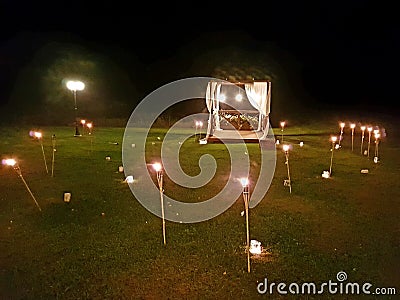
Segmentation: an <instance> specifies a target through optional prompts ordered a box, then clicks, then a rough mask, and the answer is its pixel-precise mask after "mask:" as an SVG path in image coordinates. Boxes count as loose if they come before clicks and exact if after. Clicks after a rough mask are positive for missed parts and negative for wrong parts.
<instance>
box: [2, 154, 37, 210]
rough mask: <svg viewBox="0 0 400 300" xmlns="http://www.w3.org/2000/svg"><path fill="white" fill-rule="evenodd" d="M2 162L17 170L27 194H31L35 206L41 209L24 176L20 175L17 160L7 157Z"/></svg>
mask: <svg viewBox="0 0 400 300" xmlns="http://www.w3.org/2000/svg"><path fill="white" fill-rule="evenodd" d="M2 164H3V165H6V166H10V167H13V168H14V170H15V171H16V172H17V174H18V176H19V178H21V180H22V182H23V183H24V185H25V187H26V189H27V190H28V192H29V194H30V195H31V196H32V198H33V201H35V204H36V206H37V207H38V208H39V210H40V211H42V209H41V208H40V206H39V203H38V202H37V201H36V198H35V196H34V195H33V193H32V191H31V189H30V188H29V186H28V184H27V183H26V181H25V179H24V177H23V176H22V172H21V169H20V167H19V166H18V164H17V161H16V160H15V159H12V158H7V159H3V160H2Z"/></svg>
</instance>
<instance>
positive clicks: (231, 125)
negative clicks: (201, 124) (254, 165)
mask: <svg viewBox="0 0 400 300" xmlns="http://www.w3.org/2000/svg"><path fill="white" fill-rule="evenodd" d="M205 99H206V106H207V110H208V113H209V117H208V122H207V134H206V136H205V138H203V139H201V140H200V143H201V144H206V143H208V142H215V141H221V140H222V141H225V142H229V141H234V140H238V139H241V140H244V141H245V142H259V141H260V140H263V139H266V137H267V134H268V129H269V113H270V105H271V82H270V81H251V82H235V83H232V82H228V81H223V80H212V81H210V82H208V84H207V89H206V97H205ZM237 133H239V135H238V134H237Z"/></svg>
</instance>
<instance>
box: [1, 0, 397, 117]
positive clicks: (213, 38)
mask: <svg viewBox="0 0 400 300" xmlns="http://www.w3.org/2000/svg"><path fill="white" fill-rule="evenodd" d="M132 3H133V2H132ZM262 3H263V4H262V5H261V6H259V5H258V4H257V3H256V2H254V3H251V2H243V3H238V4H228V3H226V2H223V3H220V2H219V3H216V2H211V3H208V2H195V3H192V2H184V3H183V4H179V5H178V4H174V3H168V2H163V3H161V4H156V3H155V2H151V1H148V2H141V3H140V5H139V6H137V7H135V6H133V7H130V5H129V3H128V2H118V1H107V2H102V1H96V2H92V3H89V2H62V3H60V2H58V1H53V2H49V3H44V2H42V3H41V4H38V3H36V2H34V1H32V2H31V3H25V4H24V3H21V2H16V1H3V2H2V4H1V7H0V9H1V20H0V22H1V28H2V41H1V48H0V51H1V52H0V55H1V57H0V63H1V70H0V74H1V77H0V80H1V81H0V85H1V93H0V98H1V104H2V105H4V104H5V103H7V102H9V96H10V94H11V91H12V90H13V85H14V83H15V80H16V78H17V77H18V74H19V72H20V70H21V69H22V68H23V67H24V66H25V65H26V64H28V63H29V62H30V60H31V59H32V57H33V56H34V54H35V52H36V51H37V50H38V49H40V47H41V46H42V43H43V41H44V40H46V41H48V40H49V39H50V40H51V38H54V39H56V40H60V39H64V40H65V41H68V42H71V41H72V42H74V43H78V44H79V43H80V44H82V45H85V46H86V47H90V48H91V49H92V50H93V51H98V52H102V53H103V54H107V55H108V56H109V57H110V58H111V59H112V60H114V61H115V62H116V63H117V64H119V65H120V66H121V68H126V72H127V73H129V74H130V76H131V78H132V81H133V82H134V84H135V85H136V86H137V89H138V90H139V91H140V93H141V94H143V95H144V94H146V93H148V92H151V91H152V90H154V89H156V88H158V87H160V86H161V85H163V84H165V83H168V82H170V81H173V80H177V79H181V78H184V77H185V76H187V75H188V74H190V75H198V76H210V74H202V73H199V74H196V73H195V71H193V69H191V72H189V73H188V72H187V70H188V69H190V67H191V66H193V65H195V64H196V59H197V56H199V55H202V54H204V53H207V51H213V50H214V49H218V48H220V49H224V47H225V45H226V44H229V45H231V46H232V47H233V48H238V49H239V48H240V49H246V51H249V52H251V51H252V50H254V51H257V50H258V51H259V50H260V49H263V47H264V45H273V46H274V49H278V51H275V52H277V53H278V54H279V53H280V52H281V53H285V54H284V55H283V54H282V56H281V57H279V55H278V57H276V60H277V61H276V63H277V64H278V65H281V66H282V68H283V69H284V70H285V72H286V73H287V74H288V76H289V77H290V75H291V73H296V74H295V76H294V77H293V78H292V79H291V80H292V81H290V82H289V83H288V85H289V86H292V85H293V86H294V85H299V86H301V88H302V90H303V92H304V93H306V94H307V100H305V99H304V106H310V107H319V106H321V107H324V108H328V109H338V110H343V109H344V108H348V109H349V110H360V109H362V110H366V111H378V112H382V113H388V114H392V115H394V116H395V115H396V114H397V113H398V112H399V109H398V107H399V105H398V104H397V102H398V96H397V94H398V92H397V89H398V88H397V87H398V85H399V84H398V78H399V76H398V75H397V73H398V69H399V67H400V59H399V54H400V51H399V50H400V26H399V25H400V22H399V18H398V16H397V9H396V8H395V4H394V2H393V1H392V2H387V3H385V2H384V1H356V0H351V1H334V2H332V1H315V3H314V2H308V1H307V2H301V1H273V2H270V1H263V2H262ZM24 39H25V40H24ZM16 41H18V42H16ZM230 49H232V48H230ZM288 55H289V56H290V60H287V57H288ZM291 64H296V71H293V72H292V69H291ZM293 70H294V69H293ZM299 97H300V95H299Z"/></svg>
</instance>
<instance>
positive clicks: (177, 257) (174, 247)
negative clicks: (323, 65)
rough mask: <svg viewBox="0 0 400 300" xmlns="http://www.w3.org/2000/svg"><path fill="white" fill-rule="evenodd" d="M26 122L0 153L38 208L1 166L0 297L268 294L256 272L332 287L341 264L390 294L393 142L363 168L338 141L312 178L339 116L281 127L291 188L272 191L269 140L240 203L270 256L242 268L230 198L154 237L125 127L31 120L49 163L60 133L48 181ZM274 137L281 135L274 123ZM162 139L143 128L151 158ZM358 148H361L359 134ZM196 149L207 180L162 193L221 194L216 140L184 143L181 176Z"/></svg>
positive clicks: (170, 186) (395, 243) (195, 197)
mask: <svg viewBox="0 0 400 300" xmlns="http://www.w3.org/2000/svg"><path fill="white" fill-rule="evenodd" d="M31 129H32V128H2V133H3V135H2V140H1V142H0V153H1V155H2V158H5V157H8V156H13V157H15V158H17V159H18V161H19V165H20V167H21V170H22V174H23V176H24V178H25V179H26V181H27V183H28V185H29V187H30V188H31V190H32V192H33V194H34V195H35V197H36V198H37V200H38V202H39V204H40V206H41V208H42V211H41V212H40V211H39V210H38V209H37V207H36V206H35V204H34V202H33V200H32V198H30V195H29V194H28V192H27V190H26V189H25V187H24V185H23V183H22V181H21V180H20V179H19V178H18V177H17V175H16V173H15V172H14V171H13V170H12V169H10V168H9V167H5V166H2V167H1V168H0V179H1V180H0V191H1V195H0V245H1V251H0V298H2V299H189V298H190V299H253V298H258V297H260V298H266V297H269V298H280V297H279V295H278V293H277V292H276V290H275V294H273V295H260V294H259V293H258V292H257V284H258V283H259V282H261V281H263V280H264V278H265V277H266V276H267V277H268V281H269V282H285V283H287V284H290V283H291V282H297V283H301V282H316V283H322V282H327V281H329V280H332V281H335V280H336V274H337V273H338V272H339V271H345V272H346V273H347V275H348V281H349V282H360V283H363V282H371V283H372V284H373V285H374V286H378V287H379V286H380V287H396V288H397V293H399V291H400V277H399V273H398V268H399V263H400V257H399V253H400V251H399V250H400V249H399V246H400V240H399V236H400V235H399V233H400V227H399V222H398V216H399V212H400V206H399V199H400V197H399V196H400V189H399V185H398V179H399V177H398V174H399V173H398V172H399V170H400V159H399V158H398V153H399V152H398V151H399V146H398V145H399V144H398V140H396V139H392V138H391V137H390V136H388V138H387V139H386V140H385V141H384V142H383V143H382V144H381V146H380V156H381V160H380V162H379V163H378V164H374V163H373V162H372V159H368V158H367V157H365V156H363V155H361V154H360V153H359V151H351V149H350V144H349V143H350V140H349V136H348V135H345V136H344V138H345V139H344V140H343V143H342V148H341V149H340V150H338V151H335V152H334V160H333V168H332V171H333V172H332V173H333V176H332V178H329V179H323V178H321V173H322V171H323V170H328V169H329V163H330V154H331V152H330V146H331V144H330V142H329V137H330V135H331V134H337V132H335V131H337V128H336V124H333V125H332V124H331V123H329V122H327V124H326V125H324V126H321V125H318V126H317V125H316V124H312V123H310V124H308V125H306V126H303V127H302V126H296V127H293V128H290V127H289V126H288V128H285V131H284V135H285V136H284V140H285V142H288V143H290V144H292V145H293V150H291V151H290V157H289V163H290V170H291V177H292V193H291V194H289V190H288V188H287V187H285V186H283V180H284V179H285V178H286V166H285V164H284V160H285V158H284V153H283V152H282V151H280V148H279V147H278V148H277V150H278V151H277V164H276V170H275V174H274V178H273V181H272V184H271V186H270V188H269V190H268V192H267V194H266V196H265V197H264V199H263V201H261V202H260V204H258V205H257V206H256V207H254V208H253V209H251V210H250V235H251V238H253V239H257V240H259V241H261V242H262V244H263V246H264V248H265V249H267V250H268V252H269V253H270V254H269V255H266V256H263V257H261V258H257V257H252V261H251V268H252V269H251V272H250V273H248V272H247V262H246V254H245V252H244V246H245V242H246V228H245V219H244V217H242V216H241V212H242V211H243V201H242V199H241V198H239V199H237V201H236V202H235V203H234V205H233V206H232V207H230V208H229V209H228V210H227V211H225V212H224V213H223V214H221V215H219V216H218V217H216V218H213V219H211V220H208V221H205V222H200V223H194V224H178V223H174V222H167V224H166V235H167V245H163V243H162V231H161V229H162V227H161V220H160V219H159V218H158V217H156V216H155V215H153V214H152V213H150V212H149V211H147V210H146V209H145V208H144V207H143V206H141V205H140V203H139V202H138V201H136V199H135V198H134V196H133V195H132V193H131V191H130V189H129V187H128V185H127V184H126V183H124V176H125V175H124V174H122V173H119V172H118V167H119V166H120V165H122V161H121V159H122V158H121V157H122V155H121V145H122V139H123V134H124V129H123V128H95V130H94V132H93V135H92V137H89V136H88V135H87V134H84V135H83V136H82V137H79V138H77V137H74V136H73V133H74V129H72V128H65V127H60V128H57V127H54V128H53V127H51V128H50V127H47V128H38V129H41V130H42V132H43V134H44V138H43V144H44V147H45V151H46V157H47V163H48V166H49V168H50V166H51V153H52V152H51V151H52V148H51V135H52V134H55V135H56V137H57V151H56V153H55V169H54V174H55V176H54V177H53V178H52V177H51V176H50V175H49V174H46V171H45V167H44V162H43V157H42V152H41V148H40V144H39V143H38V141H36V140H34V139H32V138H31V137H29V135H28V132H29V131H30V130H31ZM275 132H276V134H277V138H279V137H280V134H281V131H280V129H279V128H277V129H275ZM164 134H165V130H164V129H153V130H152V131H151V133H150V136H149V137H148V142H147V145H148V152H147V159H148V160H149V161H151V160H152V159H154V158H157V156H158V155H159V151H160V147H161V143H162V137H163V135H164ZM158 137H160V139H158ZM91 139H92V140H91ZM300 141H303V142H304V147H300V146H299V142H300ZM153 143H154V144H153ZM355 145H357V147H355V149H357V150H358V149H359V145H360V140H359V137H356V139H355ZM247 146H248V153H249V156H250V159H251V162H252V167H251V178H252V179H254V178H256V177H257V175H258V172H259V167H260V163H259V159H260V158H259V155H258V154H257V153H258V149H259V146H258V144H248V145H247ZM205 153H209V154H211V155H213V156H214V157H215V159H216V161H217V165H218V169H217V176H216V177H215V178H214V179H213V180H212V182H211V183H210V184H208V185H207V186H206V187H203V188H200V189H198V190H193V189H187V188H183V187H180V186H178V185H176V183H174V182H172V181H170V180H168V178H166V182H165V193H166V194H169V195H170V196H171V197H174V198H175V199H177V200H179V199H180V200H181V201H192V202H195V201H203V200H205V199H208V198H209V197H211V196H213V195H215V194H216V193H218V191H219V190H220V189H221V188H222V187H223V185H224V183H225V181H224V180H225V179H224V178H226V176H225V175H226V174H229V173H228V172H229V159H228V158H229V156H227V153H226V149H225V147H224V145H222V144H208V145H203V146H202V145H198V144H197V143H195V142H194V141H193V140H192V139H189V140H188V141H186V142H185V143H184V144H183V145H182V151H181V157H180V162H181V165H182V168H183V169H184V170H185V171H186V172H187V173H188V174H190V175H196V174H197V173H198V172H199V171H200V169H199V166H198V159H199V157H200V156H201V155H203V154H205ZM106 156H110V157H111V160H109V161H108V160H106V159H105V157H106ZM361 169H369V174H361V173H360V170H361ZM64 192H71V193H72V198H71V202H70V203H65V202H64V201H63V193H64ZM323 296H325V297H324V298H335V297H337V298H338V299H342V298H343V295H336V296H335V295H331V294H329V293H325V294H324V295H323ZM286 297H288V296H286ZM292 297H294V298H296V296H292ZM307 297H308V298H313V297H314V295H307ZM345 297H346V296H345ZM299 298H304V295H303V296H302V297H301V296H299ZM315 298H317V295H315ZM388 298H389V299H391V297H389V296H386V298H385V299H388ZM392 298H393V299H395V298H394V296H393V297H392Z"/></svg>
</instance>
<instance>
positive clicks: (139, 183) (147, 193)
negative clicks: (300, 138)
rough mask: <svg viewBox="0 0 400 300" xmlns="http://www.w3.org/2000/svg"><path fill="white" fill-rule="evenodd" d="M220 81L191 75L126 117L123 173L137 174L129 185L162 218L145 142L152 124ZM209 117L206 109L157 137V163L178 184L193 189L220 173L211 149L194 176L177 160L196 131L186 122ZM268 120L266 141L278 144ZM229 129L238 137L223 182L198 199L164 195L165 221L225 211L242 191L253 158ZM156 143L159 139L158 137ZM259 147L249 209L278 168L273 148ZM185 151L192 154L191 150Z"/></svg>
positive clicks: (191, 220)
mask: <svg viewBox="0 0 400 300" xmlns="http://www.w3.org/2000/svg"><path fill="white" fill-rule="evenodd" d="M216 80H217V81H221V82H223V80H220V79H216V78H210V77H193V78H187V79H182V80H178V81H174V82H171V83H169V84H166V85H164V86H162V87H160V88H158V89H156V90H155V91H153V92H152V93H150V94H149V95H147V96H146V97H145V98H144V99H143V100H142V101H141V102H140V103H139V104H138V105H137V106H136V108H135V109H134V111H133V112H132V114H131V116H130V118H129V120H128V122H127V125H126V127H125V132H124V136H123V142H122V163H123V167H124V172H125V175H127V176H129V175H133V176H134V178H135V182H134V183H129V188H130V189H131V192H132V193H133V195H134V196H135V198H136V199H137V200H138V201H139V202H140V203H141V204H142V205H143V206H144V207H145V208H146V209H147V210H149V211H150V212H151V213H153V214H155V215H157V216H159V217H161V208H160V201H159V189H158V187H157V186H156V185H155V184H154V183H153V180H152V177H151V174H150V172H149V169H148V166H149V164H151V163H154V162H148V161H146V144H147V147H148V146H149V145H148V137H149V133H150V129H151V128H152V126H153V124H154V122H155V121H156V120H157V118H159V117H160V115H161V114H162V113H163V112H164V111H165V110H166V109H168V108H169V107H171V106H173V105H175V104H178V103H180V102H183V101H186V100H192V99H199V100H201V99H203V100H204V103H205V98H206V97H205V96H206V95H205V94H206V90H207V84H208V83H209V82H210V81H216ZM243 92H244V91H243ZM230 105H231V106H232V107H233V108H234V109H236V110H237V111H239V112H241V111H242V110H241V108H240V107H239V106H238V104H236V103H235V101H233V102H232V103H230ZM209 117H210V114H207V113H196V114H192V115H189V116H185V117H184V118H182V119H180V120H179V121H178V122H176V123H175V124H174V125H173V126H172V127H171V128H169V129H168V132H167V133H166V134H165V136H163V138H162V139H161V138H160V140H159V141H157V142H161V143H162V145H161V155H160V157H159V161H157V162H160V163H161V164H162V166H163V170H164V172H165V174H166V175H167V176H168V178H169V179H170V180H171V181H173V182H174V183H176V184H178V185H180V186H183V187H186V188H191V189H196V188H200V187H203V186H205V185H206V184H208V183H210V182H211V180H212V179H213V177H214V176H215V174H216V170H217V162H216V160H215V158H214V157H213V156H212V155H211V154H209V153H204V154H203V155H202V156H201V157H200V159H199V161H198V165H199V167H200V173H199V174H198V175H196V176H189V175H187V174H186V173H185V172H184V171H183V169H182V168H181V166H180V160H179V157H180V152H181V151H182V150H181V146H182V144H183V143H184V142H185V141H186V140H187V139H189V138H190V137H192V136H193V128H192V127H191V126H188V124H191V125H192V124H194V123H195V122H196V120H204V122H203V123H204V124H207V120H209ZM228 125H229V124H228ZM268 125H269V128H268V135H267V137H266V142H270V143H271V144H272V145H274V142H275V138H274V134H273V131H272V128H271V126H270V124H269V122H268ZM229 130H230V132H231V134H233V135H235V136H234V138H235V140H236V142H235V143H234V144H230V143H224V144H225V147H226V149H227V151H228V152H229V156H230V166H231V169H230V174H229V178H228V180H227V182H226V184H225V186H224V187H223V188H222V189H221V190H220V192H219V193H218V194H217V195H215V196H213V197H211V198H210V199H207V200H204V201H201V202H196V203H188V202H184V200H185V199H172V198H171V197H169V196H167V195H164V203H166V205H167V206H166V207H167V209H165V216H164V217H165V219H166V220H169V221H173V222H178V223H195V222H201V221H206V220H208V219H211V218H214V217H216V216H218V215H220V214H222V213H223V212H224V211H226V210H227V209H228V208H229V207H230V206H232V205H233V203H234V202H235V201H236V200H237V199H238V197H239V196H240V195H241V193H242V186H241V184H240V183H239V182H238V178H240V177H248V175H249V171H250V165H251V163H250V159H249V155H248V149H247V146H246V143H245V141H244V140H243V138H242V136H241V134H240V133H239V131H237V130H235V128H234V127H233V126H230V128H229ZM222 142H223V141H222ZM153 143H154V144H155V142H153ZM201 146H202V145H199V147H201ZM150 147H151V146H150ZM259 149H260V157H261V165H260V172H259V174H258V179H257V181H256V182H253V183H252V185H251V187H252V193H251V198H250V202H249V206H250V208H253V207H255V206H256V205H257V204H258V203H259V202H260V201H261V200H262V199H263V197H264V196H265V194H266V192H267V191H268V189H269V186H270V185H271V182H272V178H273V175H274V172H275V165H276V153H275V147H271V148H270V149H268V150H265V149H263V148H262V147H259ZM186 155H190V153H187V154H186Z"/></svg>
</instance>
